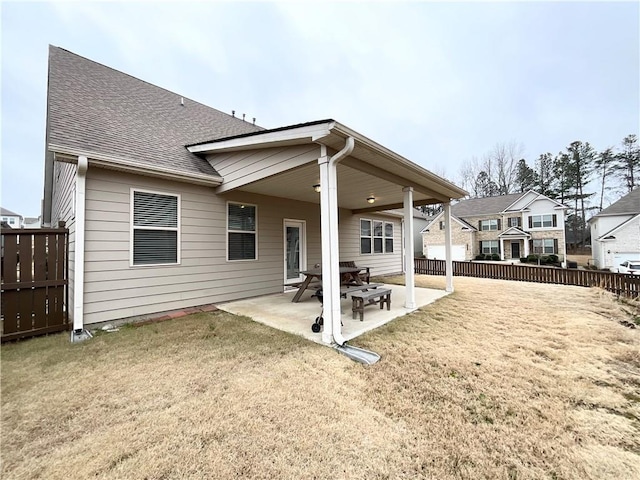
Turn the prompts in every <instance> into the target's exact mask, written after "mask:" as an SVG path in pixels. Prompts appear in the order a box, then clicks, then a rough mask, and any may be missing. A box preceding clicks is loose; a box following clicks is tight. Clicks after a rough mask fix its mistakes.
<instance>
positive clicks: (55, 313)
mask: <svg viewBox="0 0 640 480" xmlns="http://www.w3.org/2000/svg"><path fill="white" fill-rule="evenodd" d="M68 237H69V232H68V230H67V229H63V228H59V229H51V228H48V229H39V230H24V229H22V230H18V229H15V230H12V229H2V245H3V249H2V261H1V264H2V341H3V342H4V341H7V340H14V339H18V338H25V337H29V336H34V335H41V334H45V333H52V332H56V331H60V330H66V329H68V328H69V316H68V312H67V308H66V296H67V286H68V280H67V275H68V268H67V260H68V258H67V257H68Z"/></svg>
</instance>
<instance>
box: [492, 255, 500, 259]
mask: <svg viewBox="0 0 640 480" xmlns="http://www.w3.org/2000/svg"><path fill="white" fill-rule="evenodd" d="M491 260H500V255H498V254H497V253H494V254H492V255H491Z"/></svg>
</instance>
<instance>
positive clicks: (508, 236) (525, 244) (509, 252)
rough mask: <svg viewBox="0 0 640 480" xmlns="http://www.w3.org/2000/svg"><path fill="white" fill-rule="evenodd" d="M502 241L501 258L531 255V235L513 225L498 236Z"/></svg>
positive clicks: (517, 257) (518, 257)
mask: <svg viewBox="0 0 640 480" xmlns="http://www.w3.org/2000/svg"><path fill="white" fill-rule="evenodd" d="M498 239H499V241H500V258H501V259H502V260H509V259H511V260H519V259H520V258H523V257H527V256H528V255H529V240H530V239H531V235H530V234H528V233H527V232H525V231H523V230H520V229H519V228H518V227H511V228H509V229H508V230H505V231H504V232H503V233H501V234H500V235H499V236H498Z"/></svg>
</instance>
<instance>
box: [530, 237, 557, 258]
mask: <svg viewBox="0 0 640 480" xmlns="http://www.w3.org/2000/svg"><path fill="white" fill-rule="evenodd" d="M536 242H542V251H541V252H539V253H540V255H556V251H555V241H554V239H553V238H534V239H533V244H532V247H533V250H534V252H535V249H536ZM545 242H550V243H551V252H545V248H547V246H546V245H545ZM538 248H539V247H538Z"/></svg>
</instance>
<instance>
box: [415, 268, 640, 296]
mask: <svg viewBox="0 0 640 480" xmlns="http://www.w3.org/2000/svg"><path fill="white" fill-rule="evenodd" d="M414 263H415V272H416V273H421V274H425V275H444V274H445V261H444V260H430V259H428V258H416V259H415V262H414ZM453 274H454V275H457V276H461V277H479V278H495V279H499V280H516V281H520V282H537V283H555V284H558V285H577V286H580V287H600V288H604V289H605V290H607V291H609V292H613V293H615V294H616V295H623V296H625V297H632V298H637V297H638V296H639V295H640V275H630V274H628V275H625V274H620V273H613V272H603V271H599V270H577V269H565V268H553V267H538V266H530V265H510V264H499V263H479V262H453Z"/></svg>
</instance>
